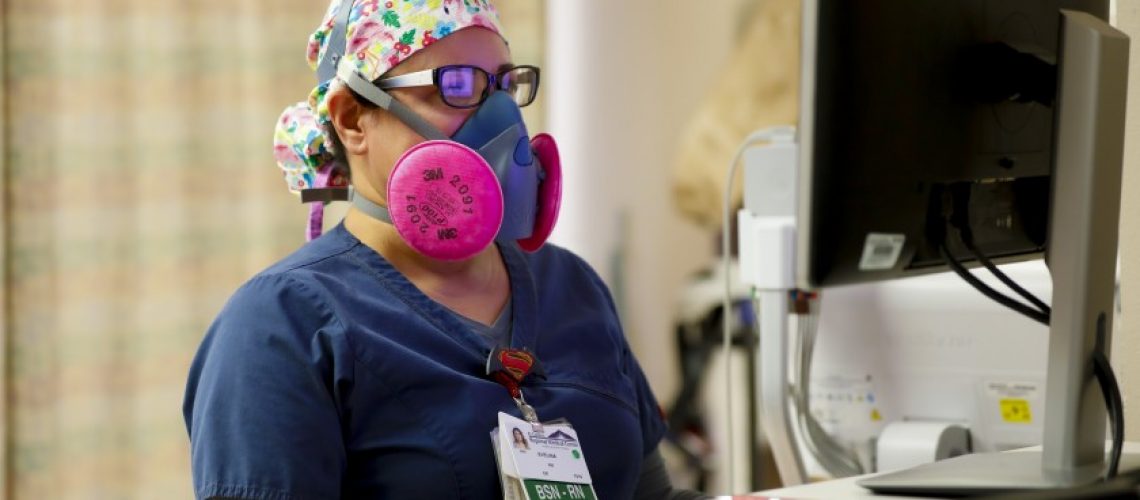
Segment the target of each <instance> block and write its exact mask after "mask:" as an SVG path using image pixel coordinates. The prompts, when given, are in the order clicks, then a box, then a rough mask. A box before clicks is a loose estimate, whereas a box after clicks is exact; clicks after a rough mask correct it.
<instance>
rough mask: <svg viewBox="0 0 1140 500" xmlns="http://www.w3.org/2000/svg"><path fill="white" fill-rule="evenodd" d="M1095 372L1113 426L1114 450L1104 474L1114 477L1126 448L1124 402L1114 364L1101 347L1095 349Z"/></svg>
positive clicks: (1106, 477) (1107, 477)
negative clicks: (1110, 362)
mask: <svg viewBox="0 0 1140 500" xmlns="http://www.w3.org/2000/svg"><path fill="white" fill-rule="evenodd" d="M1093 374H1094V375H1096V380H1097V382H1098V383H1099V385H1100V390H1101V392H1102V393H1103V394H1104V404H1105V406H1106V407H1107V408H1108V415H1109V418H1108V421H1109V425H1110V426H1111V427H1112V452H1111V453H1110V454H1109V459H1108V470H1106V471H1105V474H1104V475H1105V479H1112V478H1114V477H1116V474H1117V472H1118V471H1119V469H1120V455H1121V453H1122V452H1123V448H1124V402H1123V400H1122V398H1121V397H1120V384H1118V383H1117V381H1116V374H1114V373H1113V372H1112V365H1111V364H1109V362H1108V358H1107V357H1106V356H1105V355H1104V352H1103V351H1102V350H1101V349H1097V350H1095V351H1093Z"/></svg>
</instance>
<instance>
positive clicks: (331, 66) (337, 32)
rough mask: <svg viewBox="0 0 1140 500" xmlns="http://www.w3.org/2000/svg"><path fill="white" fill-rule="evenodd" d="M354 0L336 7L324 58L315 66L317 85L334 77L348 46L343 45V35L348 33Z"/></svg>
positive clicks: (347, 0)
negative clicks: (349, 17)
mask: <svg viewBox="0 0 1140 500" xmlns="http://www.w3.org/2000/svg"><path fill="white" fill-rule="evenodd" d="M353 1H354V0H341V2H340V6H339V7H337V12H336V18H335V21H333V28H332V32H331V33H329V43H328V45H327V46H326V47H325V56H324V57H322V58H321V62H320V64H319V65H317V83H318V84H321V83H325V82H327V81H329V80H332V79H333V77H335V76H336V68H337V64H338V63H340V60H341V58H342V57H344V51H345V49H346V48H347V46H348V44H346V43H345V38H344V37H345V34H346V33H347V32H348V15H349V14H351V13H352V3H353Z"/></svg>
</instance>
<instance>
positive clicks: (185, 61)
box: [0, 0, 1140, 500]
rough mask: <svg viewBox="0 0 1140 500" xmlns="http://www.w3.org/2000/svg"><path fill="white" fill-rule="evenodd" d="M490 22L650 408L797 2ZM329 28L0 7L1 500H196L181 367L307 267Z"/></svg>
mask: <svg viewBox="0 0 1140 500" xmlns="http://www.w3.org/2000/svg"><path fill="white" fill-rule="evenodd" d="M495 3H496V5H497V6H498V7H499V10H500V13H501V17H502V19H503V22H504V25H505V27H506V29H507V35H508V36H509V37H510V40H511V49H512V53H513V57H514V59H515V62H517V63H524V62H525V63H532V64H537V65H540V66H541V67H542V68H543V85H542V90H541V93H540V96H539V101H538V103H537V104H536V105H534V106H531V107H529V108H527V109H526V113H527V120H528V125H529V127H530V129H531V132H532V133H537V132H541V131H548V132H551V133H552V134H553V135H554V136H555V137H556V138H557V139H558V141H559V142H560V146H561V149H562V152H563V155H564V156H563V158H564V160H563V162H564V163H563V164H564V165H565V171H566V174H565V175H566V179H565V199H564V202H563V215H562V217H561V220H560V222H559V226H558V229H557V230H556V233H555V236H554V241H555V242H556V243H558V244H560V245H563V246H566V247H568V248H570V249H572V250H574V251H575V252H577V253H579V254H580V255H582V256H583V257H585V258H586V260H587V261H589V262H590V263H591V264H592V265H593V266H594V267H595V268H596V269H597V270H598V271H599V272H600V273H601V275H602V276H603V277H604V279H605V280H606V281H607V283H608V284H609V285H610V286H611V287H612V288H613V289H614V292H615V297H616V298H617V301H618V302H619V308H620V312H621V315H622V319H623V322H624V325H625V328H626V332H627V335H628V336H629V338H630V341H631V343H632V345H633V347H634V350H635V352H636V354H637V356H638V358H639V359H640V360H641V363H642V365H643V367H644V369H645V372H646V373H647V375H648V377H649V380H650V382H651V384H652V386H653V389H654V390H655V392H656V394H657V396H658V399H659V400H660V401H661V403H662V404H663V405H665V406H666V407H669V406H670V404H671V402H672V401H673V400H674V399H675V395H676V393H677V392H678V390H679V388H680V385H681V379H680V375H679V374H680V372H681V370H680V368H679V359H678V356H677V333H676V324H677V321H678V311H679V310H680V302H681V297H682V295H683V293H684V291H685V290H686V289H687V287H688V285H689V283H690V282H691V280H692V279H693V276H694V273H696V272H698V271H700V270H702V269H706V268H708V267H710V266H711V265H712V264H714V263H715V262H716V261H715V260H714V259H715V255H716V254H717V252H718V249H717V246H718V245H717V243H716V242H717V241H718V234H719V233H718V231H719V230H720V227H719V225H720V224H719V220H720V211H719V210H720V207H721V203H722V198H721V196H722V194H721V191H722V189H723V185H724V176H725V174H724V172H725V171H726V170H727V163H728V161H729V160H730V158H731V155H732V153H733V151H734V150H735V148H736V146H737V144H738V143H739V141H740V140H741V139H743V138H744V136H745V135H746V134H747V133H748V132H750V131H752V130H755V129H757V128H761V127H765V126H770V125H776V124H786V123H793V122H794V120H795V113H796V106H795V89H796V85H797V81H796V72H797V70H798V68H797V64H798V61H797V57H798V54H797V51H798V38H797V37H798V30H799V24H798V23H799V10H798V9H799V3H798V0H723V1H721V0H717V1H715V2H713V1H709V2H681V1H661V0H654V1H651V0H624V1H621V2H615V1H612V0H572V1H566V0H563V1H556V0H545V1H536V0H497V1H495ZM1137 3H1138V4H1140V2H1137ZM1125 4H1127V5H1124V6H1121V16H1125V15H1126V16H1128V19H1130V20H1131V21H1130V22H1132V23H1133V24H1137V20H1140V7H1138V6H1137V5H1132V4H1131V2H1125ZM326 8H327V2H325V1H323V0H273V1H270V0H242V1H229V2H223V1H220V0H81V1H63V0H0V21H2V22H0V71H2V74H3V88H2V92H0V109H2V110H3V114H2V119H0V152H2V153H3V154H0V171H2V172H3V189H0V206H3V210H4V214H3V226H2V235H0V236H2V238H3V241H4V244H3V245H0V260H2V261H3V262H4V265H3V266H0V274H2V276H0V278H2V279H3V281H4V283H5V286H4V287H0V294H2V296H0V298H2V302H0V303H2V304H3V307H2V308H0V321H2V323H0V324H2V325H3V342H2V343H0V349H3V352H2V353H0V354H2V355H0V363H2V364H3V366H2V367H0V368H2V373H3V374H4V378H3V385H4V388H5V391H6V397H4V398H0V424H2V428H3V429H4V432H3V433H0V461H2V464H0V485H2V487H0V495H3V496H2V497H0V498H3V499H4V500H23V499H33V498H35V499H40V498H50V499H155V498H163V499H166V498H191V497H192V494H191V488H190V467H189V446H188V439H187V435H186V429H185V426H184V423H183V420H182V414H181V405H182V396H183V389H184V384H185V379H186V374H187V370H188V367H189V364H190V360H191V358H192V357H193V355H194V352H195V350H196V349H197V346H198V344H199V342H200V340H201V338H202V336H203V334H204V332H205V330H206V328H207V326H208V325H209V323H210V322H211V320H212V319H213V317H214V316H215V315H216V313H217V312H218V311H219V309H220V308H221V306H222V304H223V303H224V301H225V300H226V299H227V297H228V296H229V295H230V294H231V293H232V292H233V291H234V290H235V289H236V288H237V287H238V286H239V285H240V284H241V283H242V282H244V281H245V280H246V279H248V278H249V277H250V276H252V275H253V274H255V273H257V272H258V271H260V270H261V269H263V268H265V267H266V266H268V265H269V264H271V263H272V262H274V261H276V260H278V259H280V258H281V257H283V256H285V255H287V254H288V253H290V252H292V251H293V250H295V249H296V248H297V247H299V246H300V245H302V244H303V243H304V232H303V231H304V227H305V221H306V217H307V207H305V206H304V205H302V204H301V203H300V202H299V200H298V198H296V197H294V196H293V195H291V194H290V193H289V192H288V191H287V189H286V187H285V184H284V182H283V179H282V174H281V171H280V170H279V169H278V168H277V167H276V166H275V164H274V160H273V157H272V152H271V144H272V142H271V136H272V132H273V124H274V121H275V120H276V119H277V117H278V115H279V113H280V112H281V110H282V109H284V108H285V107H286V106H288V105H289V104H292V103H294V102H296V101H300V100H303V99H305V97H306V96H307V95H308V93H309V91H310V90H311V89H312V87H313V86H314V84H315V82H314V78H315V76H314V73H313V71H312V70H310V69H309V68H308V66H307V64H306V62H305V58H304V54H305V44H306V41H307V38H308V36H309V34H310V33H311V31H312V30H313V29H314V28H315V27H316V25H317V23H318V22H319V21H320V17H321V15H322V14H323V12H324V11H325V9H326ZM1134 52H1135V51H1134ZM1136 59H1138V58H1134V59H1133V61H1135V60H1136ZM1134 65H1135V62H1134ZM1134 67H1135V66H1134ZM1133 80H1134V82H1135V81H1136V80H1137V79H1133ZM1134 85H1135V83H1134ZM1133 102H1134V103H1135V102H1136V100H1135V99H1134V100H1133ZM1129 134H1130V135H1129V137H1130V138H1134V139H1135V138H1137V137H1138V136H1140V130H1138V129H1137V127H1136V126H1135V124H1133V125H1132V128H1131V129H1130V130H1129ZM1135 143H1136V141H1131V142H1130V144H1135ZM1134 149H1135V147H1134V146H1131V145H1130V149H1129V151H1128V155H1129V158H1130V159H1129V160H1128V161H1129V162H1130V164H1135V163H1136V158H1137V155H1136V154H1135V152H1134V151H1133V150H1134ZM1133 170H1135V169H1133ZM1125 180H1126V184H1128V185H1129V186H1135V185H1137V184H1138V181H1137V176H1136V175H1135V174H1130V173H1128V172H1126V174H1125ZM1127 189H1132V190H1133V191H1135V192H1140V189H1136V188H1135V187H1131V188H1130V187H1126V190H1127ZM737 196H739V195H737ZM1137 198H1138V197H1131V200H1132V201H1129V200H1130V198H1129V197H1128V196H1127V193H1126V196H1125V200H1126V201H1125V215H1124V217H1123V224H1124V226H1125V230H1124V232H1122V242H1123V244H1124V245H1126V246H1128V245H1130V248H1140V231H1138V230H1133V229H1128V227H1129V222H1130V221H1132V219H1134V218H1135V217H1136V215H1135V213H1140V207H1137V206H1136V203H1140V202H1137V201H1135V200H1136V199H1137ZM1130 211H1131V212H1130ZM1132 212H1135V213H1132ZM341 213H343V207H341V210H337V209H330V210H329V211H327V214H326V220H327V222H326V228H327V227H331V225H332V224H335V222H336V220H337V219H338V217H339V214H341ZM1132 222H1133V224H1131V225H1132V226H1136V224H1135V223H1134V221H1132ZM1132 253H1133V254H1135V255H1136V256H1137V257H1138V258H1140V252H1137V251H1136V250H1132ZM1127 255H1128V254H1127V252H1126V256H1125V259H1124V262H1125V268H1124V273H1125V287H1126V291H1125V293H1126V294H1127V290H1128V288H1127V287H1128V283H1129V282H1130V281H1136V280H1137V279H1140V275H1138V276H1135V278H1132V279H1131V280H1130V278H1129V277H1130V276H1131V274H1130V273H1135V272H1136V271H1134V270H1132V269H1131V268H1129V267H1127V266H1128V262H1129V259H1128V258H1127ZM1137 295H1140V294H1137ZM1129 300H1130V298H1129V297H1128V296H1127V295H1126V296H1125V309H1126V310H1127V309H1128V308H1129V304H1131V303H1134V302H1129ZM1137 306H1138V307H1140V303H1137ZM1133 342H1135V343H1134V344H1130V347H1128V349H1130V350H1128V351H1127V352H1131V353H1135V354H1136V355H1140V342H1136V341H1133ZM718 362H719V361H718V360H715V359H714V360H712V364H710V365H709V366H708V367H707V369H709V370H716V369H717V368H716V363H718ZM1119 370H1123V375H1122V378H1124V379H1128V378H1129V377H1130V376H1129V373H1130V370H1129V368H1128V365H1122V368H1119ZM1132 370H1135V369H1132ZM707 373H719V371H709V372H707ZM741 376H743V374H741ZM1132 378H1135V375H1132ZM1128 390H1129V388H1128V384H1127V381H1125V393H1126V396H1127V395H1128ZM706 392H708V391H706ZM719 413H720V412H719V411H718V410H716V409H715V407H714V409H712V410H710V414H712V415H718V414H719ZM717 418H719V417H717ZM717 418H713V419H711V420H712V421H711V422H710V424H715V423H719V420H717ZM1130 427H1131V428H1133V429H1135V428H1137V427H1136V426H1130ZM713 432H714V433H715V430H714V431H713ZM690 444H691V443H690ZM702 446H703V447H704V449H705V451H708V452H709V453H713V454H714V455H715V451H716V450H715V447H711V445H710V444H709V443H708V442H703V443H697V444H696V445H694V446H691V447H690V448H691V449H702V448H701V447H702ZM710 447H711V448H710ZM667 453H668V455H669V456H668V458H669V459H670V463H671V465H672V467H673V468H674V471H675V476H676V477H677V482H678V483H679V484H681V485H692V484H694V482H695V481H697V480H698V479H697V478H695V477H692V476H688V475H686V471H687V469H686V468H685V467H684V466H683V465H681V464H682V461H681V460H680V457H681V455H679V454H677V453H674V452H667ZM714 466H715V464H714ZM690 472H691V471H690Z"/></svg>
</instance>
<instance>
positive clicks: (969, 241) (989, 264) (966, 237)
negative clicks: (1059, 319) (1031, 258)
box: [958, 225, 1052, 314]
mask: <svg viewBox="0 0 1140 500" xmlns="http://www.w3.org/2000/svg"><path fill="white" fill-rule="evenodd" d="M958 236H960V237H961V238H962V243H963V244H964V245H966V249H967V250H969V251H970V253H972V254H974V258H976V259H978V262H981V263H982V265H983V266H985V268H986V269H988V270H989V271H990V274H992V275H994V276H995V277H996V278H997V279H999V280H1001V282H1002V283H1004V284H1005V286H1007V287H1009V289H1010V290H1013V291H1014V292H1017V294H1018V295H1020V296H1022V297H1024V298H1025V300H1028V301H1029V302H1030V303H1032V304H1033V305H1034V306H1037V309H1040V310H1041V312H1043V313H1045V314H1049V313H1050V312H1052V309H1051V308H1050V307H1049V305H1048V304H1046V303H1045V302H1044V301H1042V300H1041V299H1039V298H1037V296H1036V295H1033V294H1032V293H1029V290H1026V289H1024V288H1022V287H1021V285H1018V284H1017V282H1015V281H1013V280H1012V279H1011V278H1010V277H1009V276H1007V275H1006V274H1005V273H1004V272H1002V270H1001V269H998V267H997V266H995V265H994V263H993V261H991V260H990V259H989V257H987V256H986V255H985V254H983V253H982V252H981V251H979V250H978V248H977V247H975V246H974V232H973V231H972V230H970V227H969V226H968V225H963V226H962V227H959V228H958Z"/></svg>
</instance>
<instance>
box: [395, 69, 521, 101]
mask: <svg viewBox="0 0 1140 500" xmlns="http://www.w3.org/2000/svg"><path fill="white" fill-rule="evenodd" d="M452 68H471V69H473V70H476V71H479V72H482V73H483V74H484V75H487V86H486V87H484V88H483V95H481V96H479V100H478V102H476V103H474V104H471V105H467V106H456V105H454V104H451V103H450V102H447V97H445V96H444V95H443V87H440V85H439V81H440V75H442V74H443V71H444V70H447V69H452ZM519 68H528V69H531V70H533V71H534V83H533V85H534V88H533V90H531V95H530V100H529V101H528V102H527V103H526V104H520V105H519V107H520V108H522V107H526V106H529V105H531V104H533V103H534V101H535V99H537V98H538V83H539V80H540V79H541V74H540V70H539V68H538V66H532V65H530V64H520V65H518V66H511V67H509V68H506V69H503V70H500V71H498V72H497V73H491V72H489V71H487V70H485V69H483V68H480V67H478V66H474V65H471V64H448V65H446V66H440V67H438V68H431V69H425V70H421V71H414V72H411V73H407V74H404V75H397V76H390V77H388V78H384V79H383V80H378V81H376V83H375V84H376V86H377V87H380V88H381V89H383V90H390V89H401V88H409V87H426V86H429V85H430V86H434V87H435V88H436V89H437V90H438V92H439V97H440V99H441V100H443V103H444V104H446V105H448V106H451V107H453V108H457V109H470V108H477V107H479V105H481V104H483V102H484V101H486V100H487V97H489V96H490V95H491V92H492V91H491V89H495V90H496V91H498V90H502V91H506V89H504V88H501V87H500V84H502V79H503V75H505V74H507V73H508V72H511V71H514V70H516V69H519Z"/></svg>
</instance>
